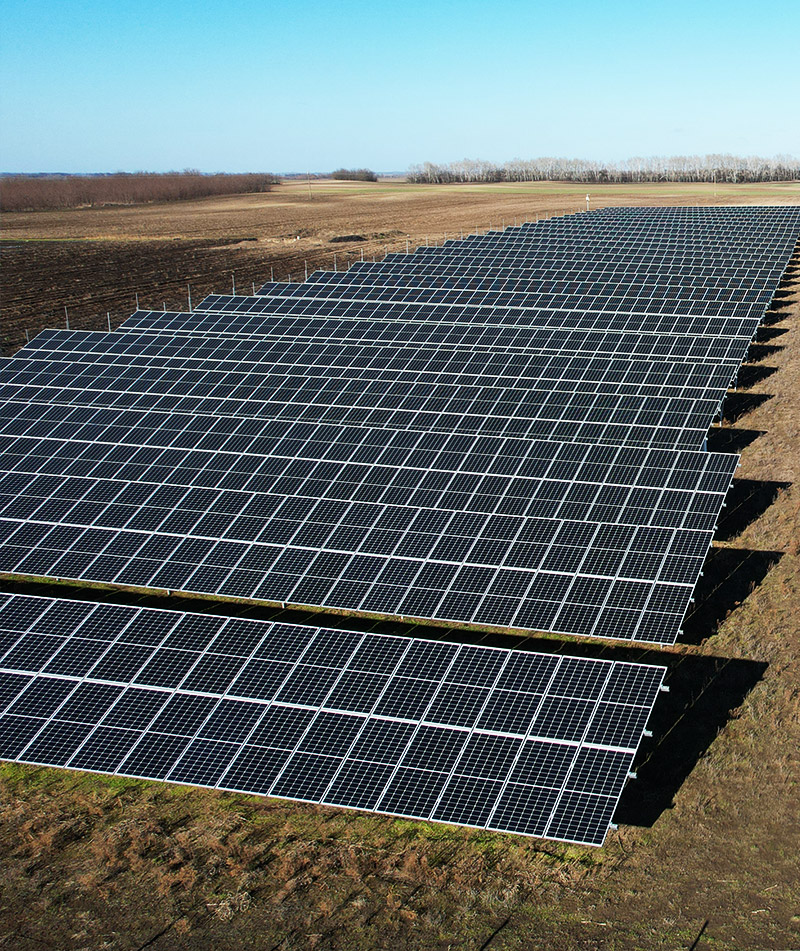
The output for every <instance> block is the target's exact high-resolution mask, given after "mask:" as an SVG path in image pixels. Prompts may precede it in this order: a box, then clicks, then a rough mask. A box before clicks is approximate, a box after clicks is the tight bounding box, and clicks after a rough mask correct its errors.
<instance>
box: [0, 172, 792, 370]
mask: <svg viewBox="0 0 800 951" xmlns="http://www.w3.org/2000/svg"><path fill="white" fill-rule="evenodd" d="M586 192H587V186H585V185H563V184H549V183H543V182H533V183H530V184H518V183H509V184H499V185H443V186H438V185H411V184H407V183H405V182H401V181H392V180H388V181H380V182H378V183H374V184H365V183H360V182H334V181H312V182H311V186H310V189H309V185H308V184H307V183H305V182H301V181H300V182H299V181H296V180H293V181H290V182H284V183H283V184H281V185H279V186H276V187H275V188H274V189H273V190H272V191H271V192H269V193H265V194H253V195H232V196H224V197H212V198H206V199H200V200H197V201H185V202H178V203H175V202H173V203H169V204H161V205H136V206H128V207H114V208H83V209H73V210H68V211H46V212H16V213H7V214H4V216H3V229H2V241H0V255H1V256H0V263H1V264H2V305H3V322H2V335H1V336H0V346H1V347H2V353H3V354H6V355H8V354H10V353H13V352H14V351H15V350H17V349H18V348H19V347H20V346H22V345H23V344H24V343H25V339H26V336H25V335H26V331H27V333H28V334H29V335H30V336H34V335H35V334H36V333H37V332H38V331H39V330H41V329H43V328H45V327H53V326H57V327H63V326H64V325H65V322H66V320H67V319H69V323H70V326H71V327H73V328H80V329H92V330H98V329H105V328H106V327H107V326H108V319H109V318H108V317H107V314H110V321H111V326H112V327H113V326H116V325H118V324H119V323H121V322H122V321H123V320H124V319H125V318H126V317H128V316H129V315H130V313H131V312H132V311H133V310H134V309H135V306H136V304H135V302H136V295H137V294H138V299H139V304H140V306H142V307H148V308H149V307H152V308H158V309H160V308H161V307H163V306H164V305H165V304H166V306H167V308H171V309H178V310H185V309H187V307H188V289H187V284H188V285H190V287H191V295H192V299H193V301H194V302H195V303H197V302H198V301H200V300H201V299H202V298H203V297H204V296H205V295H206V294H208V293H211V292H213V291H221V292H227V291H229V290H230V289H231V288H232V286H233V284H234V282H235V286H236V288H237V290H238V291H239V292H240V293H242V292H249V291H250V290H251V289H252V285H253V283H255V284H256V286H258V285H259V284H261V283H263V282H264V281H266V280H268V279H269V277H270V274H271V273H274V276H275V278H276V279H277V280H286V279H287V278H288V277H289V276H291V278H292V279H293V280H302V278H303V276H304V274H305V266H306V263H307V264H308V268H309V270H313V269H314V268H317V267H324V268H333V267H334V263H335V265H336V267H338V268H344V267H347V265H348V264H349V263H352V262H353V261H356V260H358V259H360V257H361V255H362V253H363V255H364V256H365V257H367V258H372V257H373V256H376V257H378V258H380V257H382V256H383V255H384V254H385V253H386V251H389V250H390V251H399V250H405V248H406V242H407V241H408V243H409V246H410V247H412V248H413V247H415V246H416V245H418V244H424V243H425V242H426V241H428V242H430V243H433V242H434V241H436V242H441V241H442V239H443V238H444V237H445V236H446V235H449V236H450V237H453V235H455V234H460V233H461V231H462V230H463V231H464V232H465V233H469V232H472V231H475V230H476V229H480V230H486V229H487V228H489V227H490V226H491V227H494V228H499V227H502V225H503V224H511V223H513V222H514V221H515V220H523V219H525V218H531V219H533V218H535V217H536V215H540V216H541V215H551V214H564V213H572V212H575V211H578V210H580V209H581V208H585V207H586ZM589 194H590V207H592V208H599V207H601V206H603V205H611V204H672V205H674V204H728V203H734V204H739V203H762V204H773V203H781V204H782V203H795V202H798V201H800V184H798V183H791V182H789V183H776V184H774V185H771V184H765V185H736V186H734V185H727V186H723V185H718V186H716V187H715V186H713V185H703V184H699V185H681V184H674V185H649V184H646V185H638V186H633V185H609V186H604V187H600V186H598V187H597V188H594V187H592V188H589ZM309 195H310V197H309ZM342 238H345V239H346V240H340V239H342ZM334 255H335V256H336V260H335V262H334ZM65 307H66V308H67V313H66V314H65V311H64V308H65Z"/></svg>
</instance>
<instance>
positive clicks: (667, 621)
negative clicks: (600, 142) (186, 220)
mask: <svg viewBox="0 0 800 951" xmlns="http://www.w3.org/2000/svg"><path fill="white" fill-rule="evenodd" d="M799 234H800V211H799V210H798V209H796V208H790V207H785V208H756V207H743V208H713V209H650V208H638V209H608V210H603V211H600V212H592V213H587V214H580V215H574V216H569V217H566V218H554V219H550V220H549V221H547V222H540V223H537V224H531V223H528V224H526V225H523V226H521V227H518V228H516V227H515V228H509V229H506V230H504V231H503V232H490V233H488V234H486V235H480V236H478V235H474V236H469V237H466V238H462V239H461V240H454V241H448V242H446V243H445V245H444V246H442V247H432V248H431V247H424V248H419V249H417V251H416V252H415V253H413V254H407V255H388V256H387V257H386V258H385V259H384V260H383V261H381V262H378V263H369V262H364V263H359V264H357V265H355V266H354V267H353V268H351V269H350V270H349V271H347V272H317V273H314V274H312V275H311V276H310V277H309V279H308V280H307V281H306V282H304V283H303V284H300V285H295V284H275V283H270V284H266V285H264V286H263V287H262V288H261V290H260V292H259V294H257V295H252V296H235V295H212V296H210V297H208V298H206V300H204V301H203V302H202V303H201V305H200V306H199V307H198V308H197V310H196V311H195V312H193V313H175V312H152V311H137V312H136V313H135V314H134V315H133V316H132V317H131V318H130V319H129V320H128V321H126V322H125V323H124V324H123V325H122V327H121V328H120V329H119V330H118V331H116V332H114V333H107V334H106V333H91V332H77V331H68V330H66V331H47V332H45V333H43V334H41V335H39V336H38V337H37V338H36V339H35V340H34V341H32V342H31V343H30V344H29V345H28V346H27V347H25V348H23V350H22V351H20V353H19V354H18V355H17V356H15V357H14V358H12V359H10V360H5V361H3V363H2V365H0V572H12V573H15V574H23V575H33V576H39V577H50V578H64V579H74V580H78V581H82V582H95V583H97V582H100V583H106V584H112V585H117V586H119V585H127V586H136V587H145V588H150V589H153V588H155V589H167V590H169V591H183V592H187V593H199V594H203V595H212V596H217V597H227V598H230V597H236V598H244V599H253V600H257V601H267V602H271V603H277V604H281V605H302V606H311V607H315V608H321V609H335V610H337V611H341V610H344V611H347V612H354V613H359V614H367V615H377V616H379V617H383V616H387V615H388V616H393V617H396V616H399V617H403V618H408V619H420V620H428V621H430V620H433V621H438V622H448V623H450V624H476V625H480V626H482V627H486V626H488V627H498V626H500V627H510V628H513V629H515V630H522V631H547V632H552V633H554V634H565V635H573V636H585V637H600V638H604V639H610V640H622V641H639V642H652V643H658V644H671V643H673V642H674V640H675V638H676V637H677V636H678V635H679V633H680V624H681V619H682V617H683V615H684V613H685V611H686V608H687V605H688V603H689V601H690V599H691V595H692V590H693V588H694V585H695V583H696V580H697V578H698V576H699V574H700V572H701V569H702V565H703V561H704V559H705V556H706V553H707V550H708V547H709V545H710V543H711V540H712V537H713V533H714V529H715V524H716V519H717V516H718V513H719V511H720V508H721V506H722V504H723V500H724V497H725V493H726V491H727V489H728V488H729V486H730V484H731V479H732V476H733V473H734V471H735V469H736V466H737V464H738V457H736V456H734V455H729V454H719V453H709V452H707V451H705V440H706V435H707V432H708V429H709V426H710V425H711V424H712V422H713V421H714V420H715V419H716V418H717V417H718V416H719V415H720V413H721V409H722V404H723V401H724V399H725V395H726V393H727V391H728V388H729V387H730V386H731V385H733V384H734V383H735V380H736V375H737V371H738V368H739V366H740V364H741V363H742V362H743V361H744V360H745V359H746V357H747V353H748V349H749V347H750V344H751V342H752V339H753V336H754V334H755V332H756V330H757V328H758V325H759V322H760V320H761V318H762V317H763V314H764V312H765V310H766V308H767V307H768V306H769V303H770V301H771V299H772V296H773V294H774V291H775V289H776V288H777V286H778V283H779V281H780V279H781V276H782V274H783V271H784V269H785V267H786V265H787V263H788V261H789V258H790V257H791V254H792V252H793V249H794V247H795V244H796V242H797V238H798V235H799ZM1 598H2V596H0V599H1ZM0 630H2V637H0V643H2V644H3V645H4V646H3V648H2V649H3V651H4V652H5V653H4V657H3V660H2V664H0V672H2V678H0V679H2V684H3V689H4V690H7V691H8V693H7V699H6V700H4V701H2V702H3V703H4V704H6V706H5V707H4V708H2V707H0V709H4V710H5V712H4V713H2V714H0V755H2V756H5V757H7V758H8V757H10V758H17V759H19V760H20V761H23V762H36V763H44V764H48V765H64V766H69V767H75V768H83V769H96V770H100V771H108V772H114V773H121V774H126V775H137V776H145V777H148V778H154V779H169V780H174V781H180V782H192V783H197V784H200V785H208V786H215V787H218V788H223V789H232V790H239V791H251V792H258V793H264V794H271V795H279V796H284V797H287V798H297V799H303V800H308V801H312V802H324V803H328V804H335V805H342V806H352V807H355V808H362V809H368V810H372V811H377V812H384V813H391V814H400V815H407V816H413V817H418V818H426V819H433V820H441V821H448V822H456V823H459V824H465V825H475V826H478V827H481V828H494V829H501V830H505V831H515V832H521V833H525V834H532V835H544V836H547V837H549V838H557V839H564V840H567V841H576V842H581V843H588V844H598V843H600V842H602V840H603V837H604V835H605V833H606V830H607V828H608V824H609V822H610V820H611V817H612V815H613V810H614V808H615V805H616V802H617V800H618V798H619V795H620V793H621V791H622V788H623V786H624V783H625V781H626V777H627V774H628V771H629V769H630V765H631V762H632V759H633V756H634V754H635V751H636V748H637V746H638V743H639V740H640V738H641V735H642V731H643V729H644V726H645V724H646V721H647V716H648V714H649V711H650V708H651V706H652V703H653V701H654V699H655V696H656V693H657V691H658V688H659V686H660V685H661V681H662V679H663V674H664V671H663V669H662V668H654V667H641V666H639V665H631V664H622V663H620V662H614V661H602V662H601V661H587V660H581V659H578V658H574V657H566V656H558V657H556V656H552V655H538V654H532V653H525V652H520V651H498V650H492V649H489V648H475V647H468V646H466V645H458V644H454V643H450V642H436V643H434V642H429V641H422V640H404V639H401V638H396V637H387V636H384V635H376V634H356V633H354V632H344V631H339V630H337V631H332V630H326V629H323V628H311V627H305V626H292V625H278V624H269V623H262V622H253V621H248V622H243V621H235V620H230V619H225V618H211V617H204V616H203V617H198V616H194V615H185V614H180V613H176V612H168V611H161V610H155V609H148V610H142V609H127V608H120V607H111V606H107V605H106V606H99V607H98V606H92V605H86V604H80V605H79V604H77V603H72V602H67V601H56V602H53V601H51V600H50V599H31V598H24V597H22V596H16V597H12V598H8V599H7V600H6V601H5V602H4V604H3V605H2V606H0ZM225 730H227V731H229V735H226V733H225ZM215 731H216V732H215Z"/></svg>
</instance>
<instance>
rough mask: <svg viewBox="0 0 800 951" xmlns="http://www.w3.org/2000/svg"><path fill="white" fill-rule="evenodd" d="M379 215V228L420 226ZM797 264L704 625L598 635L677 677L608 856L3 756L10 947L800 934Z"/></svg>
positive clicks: (749, 944) (361, 229)
mask: <svg viewBox="0 0 800 951" xmlns="http://www.w3.org/2000/svg"><path fill="white" fill-rule="evenodd" d="M279 191H280V190H276V193H277V192H279ZM266 197H267V198H269V199H270V201H271V200H272V199H273V197H275V196H274V195H270V196H266ZM473 197H474V196H473ZM429 200H430V201H434V198H431V199H429ZM756 200H766V199H764V198H761V197H759V198H758V199H756ZM198 204H199V203H198ZM320 204H322V203H321V202H320ZM315 207H316V206H315ZM392 207H393V206H392V205H391V202H387V205H386V208H387V209H391V208H392ZM473 209H474V206H473ZM169 213H170V214H172V213H173V211H172V209H169ZM462 213H464V214H465V215H466V211H464V212H462ZM80 214H82V213H75V215H76V216H79V215H80ZM164 214H165V215H166V214H167V212H166V211H165V212H164ZM281 214H285V215H287V216H290V215H291V212H290V211H289V210H284V211H282V212H281ZM374 214H375V216H376V217H375V219H374V220H375V225H374V227H375V229H376V230H377V228H378V227H381V228H382V229H383V230H387V229H390V228H394V227H395V226H396V225H398V224H399V222H398V221H396V220H394V219H393V218H392V216H391V214H390V213H389V211H388V210H387V213H386V214H385V215H384V216H383V218H382V220H381V223H380V225H379V224H378V223H377V216H378V211H377V210H376V211H375V212H374ZM473 217H475V215H473ZM66 219H67V216H66V215H63V216H60V217H59V218H58V221H59V222H61V224H60V225H59V227H62V228H66V227H67V222H66ZM297 220H298V219H295V221H297ZM511 220H513V213H512V214H511ZM448 221H449V219H448ZM487 223H488V222H487ZM498 223H499V222H498ZM190 225H191V221H190ZM347 226H348V229H349V230H350V231H351V232H353V233H356V232H357V233H360V234H363V233H365V232H366V231H368V230H369V227H370V225H369V224H368V223H367V222H366V221H364V220H361V219H360V218H359V219H355V218H351V219H350V220H349V222H348V225H347ZM331 230H336V229H333V228H332V229H331ZM338 230H339V232H340V233H347V232H346V231H345V229H344V222H342V227H340V228H339V229H338ZM187 231H188V232H190V233H191V238H190V240H191V241H195V242H197V241H200V240H201V237H203V236H201V235H200V233H199V232H198V231H196V230H193V229H192V228H191V227H189V226H187ZM208 236H209V235H208V234H206V235H205V237H208ZM212 237H214V238H215V239H216V240H218V239H219V238H221V237H223V235H221V234H218V235H214V236H212ZM116 238H117V240H119V238H120V235H117V236H116ZM307 240H311V239H307ZM314 240H320V239H319V238H315V239H314ZM335 246H336V245H334V247H335ZM339 247H342V245H339ZM223 251H224V249H221V250H220V253H222V252H223ZM197 253H200V252H199V250H198V252H197ZM245 253H246V252H245ZM794 274H795V276H794V278H793V283H792V284H791V293H790V294H788V295H787V296H784V297H781V299H780V300H779V301H777V302H776V305H775V307H774V310H773V312H772V313H771V314H770V316H769V317H768V322H769V324H770V328H771V329H767V330H766V331H764V332H762V336H763V337H764V339H765V343H766V344H767V345H768V346H770V347H773V348H775V349H772V350H766V351H764V352H765V353H766V354H767V356H766V358H765V359H764V360H763V361H762V362H761V363H759V364H755V365H754V366H751V367H749V368H747V371H746V373H745V374H744V375H743V378H744V379H745V380H746V381H749V382H751V383H752V386H751V387H750V388H749V389H747V390H745V391H744V392H743V393H742V394H741V395H742V396H744V397H753V396H759V395H761V396H770V397H771V398H769V399H766V400H758V399H750V400H749V405H751V406H752V407H753V408H752V409H751V410H750V411H749V412H747V413H746V415H743V416H742V417H741V418H739V420H738V422H737V425H736V427H735V428H734V427H730V426H728V425H726V426H725V427H724V428H723V431H721V432H719V433H717V434H715V438H716V440H717V441H718V442H724V444H725V445H727V446H728V448H731V447H733V446H736V445H744V444H746V443H747V442H748V440H749V439H752V441H751V442H750V443H749V444H748V445H745V448H744V450H743V460H742V468H741V469H740V470H739V474H738V477H737V479H738V481H737V487H736V489H735V490H734V492H732V494H731V504H730V509H729V514H728V515H726V518H725V519H723V520H721V522H720V532H719V538H720V540H719V541H718V542H717V545H716V548H715V551H714V553H713V554H712V556H711V558H710V559H709V562H708V564H707V568H706V572H705V574H706V577H705V578H704V579H703V581H702V582H701V586H700V587H699V588H698V592H697V601H698V603H697V604H696V607H695V612H694V615H693V616H690V617H689V618H688V619H687V622H686V625H685V628H686V638H685V639H684V641H683V642H682V643H681V644H679V645H678V646H677V647H676V649H675V650H674V651H672V650H670V651H661V652H658V651H654V652H649V651H648V652H644V651H641V652H634V651H631V650H626V649H624V648H610V647H605V648H603V647H601V646H599V645H597V646H585V647H584V648H582V649H583V650H585V651H587V652H590V651H595V652H596V653H597V654H600V653H602V656H605V657H619V658H620V659H630V658H631V657H632V656H634V657H636V658H638V659H641V660H645V661H651V662H666V663H668V665H669V666H670V668H671V671H670V675H669V683H670V685H671V692H670V694H668V695H666V696H665V697H664V698H662V699H661V700H660V701H659V704H658V706H657V708H656V712H655V715H654V718H653V722H652V724H651V728H652V729H653V732H654V737H653V739H652V740H651V741H647V745H646V746H645V748H644V749H643V754H642V757H641V763H640V764H639V766H638V776H639V778H638V779H637V780H636V781H635V782H633V783H631V785H630V786H629V787H628V791H627V792H626V795H625V797H624V799H623V803H622V806H621V809H620V813H619V820H620V828H619V830H618V831H617V832H613V833H611V834H610V836H609V838H608V841H607V844H606V846H605V847H604V848H603V849H601V850H591V849H580V848H573V847H565V846H559V845H555V844H553V843H546V842H538V841H529V840H525V839H522V838H519V837H514V836H504V835H499V834H493V833H484V832H477V831H470V830H465V829H459V828H454V827H448V826H436V825H427V824H425V823H416V822H403V821H394V820H391V819H388V818H384V817H377V816H369V815H360V814H356V813H346V812H339V811H335V810H328V809H322V808H316V807H311V806H302V805H299V804H290V803H283V802H280V801H277V800H264V799H259V798H257V797H247V796H237V795H231V794H220V793H216V792H210V791H203V790H198V789H187V788H183V787H174V786H167V785H159V784H157V783H153V784H150V783H144V782H137V781H131V780H122V779H116V778H111V777H105V778H104V777H98V776H92V775H89V774H79V773H74V774H73V773H66V772H63V771H58V770H48V769H36V768H31V767H18V766H13V765H5V766H3V767H2V768H0V813H1V814H2V824H0V854H2V856H3V874H2V877H0V948H14V949H20V951H33V949H40V948H48V947H49V948H58V949H61V951H68V949H69V951H71V949H95V948H97V949H99V948H106V949H120V951H122V949H125V951H127V949H144V948H153V949H155V951H159V949H172V948H181V949H184V948H185V949H191V951H204V949H215V951H224V949H239V948H259V949H261V948H264V949H267V948H274V949H282V951H294V949H297V951H300V949H306V948H324V949H336V951H346V949H351V951H357V949H358V951H366V949H375V948H409V949H426V951H428V949H435V951H446V949H456V948H458V949H462V948H463V949H470V951H472V949H474V951H479V949H490V951H500V949H503V951H512V949H515V951H528V949H548V951H550V949H555V951H568V949H570V951H571V949H609V951H610V949H664V951H666V949H670V951H671V949H677V948H685V949H690V948H692V949H694V948H696V949H698V951H702V949H704V948H709V949H711V948H714V949H717V951H719V949H726V951H756V949H790V948H798V947H800V863H799V862H798V855H800V822H798V810H799V805H798V790H799V789H800V686H799V685H800V620H798V619H799V618H800V486H798V484H797V483H798V477H800V274H798V271H797V270H795V272H794ZM114 279H116V280H117V282H119V275H114V274H109V275H108V277H107V287H109V288H112V287H113V284H114ZM778 331H785V333H780V334H779V333H777V332H778ZM778 348H780V349H778ZM768 368H776V372H773V373H768V372H767V370H768ZM746 408H747V400H745V401H744V402H743V403H742V404H741V406H740V409H742V411H744V410H746ZM756 433H760V434H761V435H760V436H758V438H753V437H754V434H756ZM723 437H725V438H724V440H723ZM569 646H570V650H572V649H573V648H575V646H576V645H574V644H571V645H569Z"/></svg>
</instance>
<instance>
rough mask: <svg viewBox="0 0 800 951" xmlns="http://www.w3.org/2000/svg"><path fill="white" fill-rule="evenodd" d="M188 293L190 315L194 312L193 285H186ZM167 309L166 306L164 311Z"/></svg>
mask: <svg viewBox="0 0 800 951" xmlns="http://www.w3.org/2000/svg"><path fill="white" fill-rule="evenodd" d="M186 293H187V295H188V296H189V313H190V314H191V312H192V288H191V285H189V284H187V285H186ZM166 309H167V308H166V306H165V307H164V310H166Z"/></svg>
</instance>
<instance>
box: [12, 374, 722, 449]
mask: <svg viewBox="0 0 800 951" xmlns="http://www.w3.org/2000/svg"><path fill="white" fill-rule="evenodd" d="M387 377H388V379H387ZM725 390H726V388H725V387H724V386H718V387H716V388H712V387H710V388H708V389H707V390H703V391H697V392H691V391H687V393H686V394H685V395H682V396H680V397H677V396H676V395H674V394H669V395H661V394H660V393H659V392H658V391H656V392H648V393H645V394H639V393H637V392H636V391H634V392H626V388H625V387H619V386H618V385H616V384H613V383H611V384H604V383H597V382H594V381H586V383H585V385H584V386H583V387H579V386H577V385H573V384H570V383H569V382H565V383H564V384H562V385H561V386H558V385H555V384H553V383H548V382H547V381H544V382H543V384H542V386H540V387H536V388H533V387H531V386H527V387H522V386H514V387H512V386H482V385H474V384H467V383H452V384H451V383H445V382H442V381H434V382H428V381H416V382H415V381H406V380H398V379H397V378H396V374H394V373H392V372H391V371H386V373H382V372H381V371H380V370H368V369H361V370H360V371H353V372H352V374H348V375H347V376H331V375H328V376H305V375H302V374H299V375H297V376H295V377H290V376H288V375H286V374H282V373H278V374H275V375H273V376H271V377H270V376H266V377H265V378H264V380H263V381H260V382H259V381H258V380H257V377H256V376H255V375H252V374H251V375H250V376H249V377H248V375H246V374H244V375H241V376H237V373H236V371H234V370H228V371H213V370H206V369H204V368H197V369H185V368H182V367H181V366H180V365H178V361H172V362H171V364H170V363H168V364H167V365H165V366H164V367H162V368H154V369H152V370H149V371H148V370H142V369H141V368H139V367H135V366H134V367H130V368H126V367H124V366H103V365H102V364H99V363H91V364H87V365H82V364H80V363H77V364H72V365H66V366H65V365H64V364H63V363H61V362H60V361H49V362H48V361H45V360H37V361H29V360H20V359H12V360H10V361H8V362H7V363H6V365H5V367H3V368H2V369H0V399H5V400H17V401H19V400H24V401H30V402H42V403H47V404H49V405H52V404H55V403H61V404H64V405H71V406H118V407H129V408H140V409H159V408H170V409H172V410H173V411H174V412H183V413H191V414H192V415H197V414H203V413H208V414H213V415H217V416H234V417H245V418H253V419H259V418H260V419H295V420H302V421H307V422H342V423H345V424H355V425H364V426H369V427H373V428H388V429H400V430H407V429H410V430H419V431H426V432H427V431H436V432H462V433H481V434H485V435H503V434H507V435H514V436H520V437H529V438H535V437H541V438H556V439H563V440H565V441H572V440H575V441H580V442H601V443H608V444H613V445H622V444H627V445H638V446H659V447H664V448H686V449H699V448H701V447H702V446H703V444H704V441H705V439H706V433H707V431H708V428H709V426H710V425H711V423H712V422H713V421H714V419H715V418H716V417H717V416H719V415H720V411H721V405H722V400H723V398H724V395H725Z"/></svg>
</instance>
